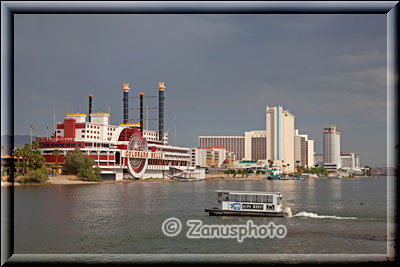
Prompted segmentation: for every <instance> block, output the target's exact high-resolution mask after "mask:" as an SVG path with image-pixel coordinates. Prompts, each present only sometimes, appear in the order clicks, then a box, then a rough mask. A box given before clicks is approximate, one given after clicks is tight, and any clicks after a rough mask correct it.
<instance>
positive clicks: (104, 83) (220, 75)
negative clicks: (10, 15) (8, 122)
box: [14, 14, 387, 166]
mask: <svg viewBox="0 0 400 267" xmlns="http://www.w3.org/2000/svg"><path fill="white" fill-rule="evenodd" d="M386 33H387V32H386V15H270V14H267V15H170V14H165V15H139V14H137V15H16V16H15V33H14V38H15V112H14V114H15V134H29V124H30V123H33V124H34V125H35V129H34V135H38V136H41V135H45V129H46V125H48V126H49V129H50V130H51V129H52V125H53V109H56V114H57V121H61V120H63V117H64V116H65V114H66V113H68V112H71V111H72V109H73V110H74V111H75V112H79V111H81V112H84V113H87V106H88V104H87V95H88V94H93V95H94V111H95V112H100V111H103V112H106V111H108V107H110V109H111V123H112V124H118V123H120V122H121V120H122V91H121V87H122V83H124V82H129V83H130V87H131V88H133V91H132V90H131V93H130V94H131V96H132V95H138V94H139V92H143V93H145V95H156V94H157V88H156V87H157V81H165V85H166V87H167V88H166V91H165V96H166V103H165V120H166V121H165V130H168V129H169V134H170V143H173V133H174V114H176V121H177V124H176V130H177V137H176V138H177V145H181V146H188V147H192V146H197V137H198V136H199V135H243V134H244V131H246V130H260V129H265V107H266V106H267V105H269V106H271V105H282V106H283V107H284V108H286V109H290V110H291V112H292V113H293V114H294V115H295V116H296V118H295V127H296V128H298V129H299V130H300V132H301V133H305V134H308V135H309V138H311V139H314V140H315V151H316V152H322V128H323V127H324V126H327V125H329V124H336V125H337V128H338V130H339V131H340V132H341V133H342V135H341V150H342V151H348V152H359V153H360V154H361V163H362V164H363V165H366V164H369V165H373V166H379V165H382V164H385V163H386V127H387V121H386V115H387V114H386V113H387V99H386V96H387V94H386V76H387V74H386V58H387V55H386ZM138 104H139V103H138V101H136V102H135V101H131V102H130V105H131V106H138ZM145 105H149V106H157V101H156V100H151V101H150V100H149V101H147V102H146V103H145ZM157 116H158V114H157V112H153V113H152V114H149V117H155V118H157ZM130 117H138V112H136V113H135V112H131V114H130ZM157 125H158V124H157V121H154V122H152V123H150V128H152V129H157Z"/></svg>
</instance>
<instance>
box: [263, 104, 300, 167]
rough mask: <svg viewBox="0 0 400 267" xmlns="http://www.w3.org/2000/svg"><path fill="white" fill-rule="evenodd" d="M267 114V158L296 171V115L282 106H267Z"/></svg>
mask: <svg viewBox="0 0 400 267" xmlns="http://www.w3.org/2000/svg"><path fill="white" fill-rule="evenodd" d="M266 115H267V116H266V117H267V118H266V125H267V127H266V128H267V129H266V132H267V142H266V150H267V160H272V161H274V164H275V165H279V166H281V167H282V170H284V171H289V172H291V171H294V169H295V161H294V151H295V149H294V136H295V131H294V115H293V114H291V113H290V112H289V110H285V109H283V108H282V106H276V107H268V106H267V108H266ZM283 165H285V166H286V167H283Z"/></svg>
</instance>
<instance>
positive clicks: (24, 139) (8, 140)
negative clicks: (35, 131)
mask: <svg viewBox="0 0 400 267" xmlns="http://www.w3.org/2000/svg"><path fill="white" fill-rule="evenodd" d="M35 138H36V136H32V140H35ZM30 142H31V136H30V135H14V147H23V146H24V144H29V143H30ZM1 144H2V145H3V146H4V151H2V155H3V154H10V153H11V150H12V145H11V144H12V136H11V135H2V136H1Z"/></svg>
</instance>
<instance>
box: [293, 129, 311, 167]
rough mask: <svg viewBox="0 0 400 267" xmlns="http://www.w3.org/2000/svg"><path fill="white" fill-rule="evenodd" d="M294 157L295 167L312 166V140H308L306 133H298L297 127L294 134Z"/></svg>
mask: <svg viewBox="0 0 400 267" xmlns="http://www.w3.org/2000/svg"><path fill="white" fill-rule="evenodd" d="M294 159H295V166H296V167H297V166H304V167H307V168H310V167H312V166H314V140H309V139H308V135H306V134H299V130H297V129H295V136H294Z"/></svg>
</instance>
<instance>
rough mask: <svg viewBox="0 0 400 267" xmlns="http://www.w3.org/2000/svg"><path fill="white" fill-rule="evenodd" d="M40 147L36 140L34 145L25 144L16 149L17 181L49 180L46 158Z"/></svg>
mask: <svg viewBox="0 0 400 267" xmlns="http://www.w3.org/2000/svg"><path fill="white" fill-rule="evenodd" d="M38 148H39V143H38V142H37V141H36V140H35V141H33V142H32V145H30V144H25V145H24V146H23V147H22V148H19V147H17V148H15V149H14V151H13V156H15V158H16V160H17V161H16V162H15V170H14V171H15V172H14V173H15V174H16V175H15V176H16V177H17V178H16V179H15V181H16V182H19V183H35V184H42V183H46V182H47V181H48V180H49V178H48V176H49V174H48V171H47V168H46V166H45V162H46V160H45V158H44V157H43V155H42V152H41V151H40V150H38ZM19 176H20V177H19Z"/></svg>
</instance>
